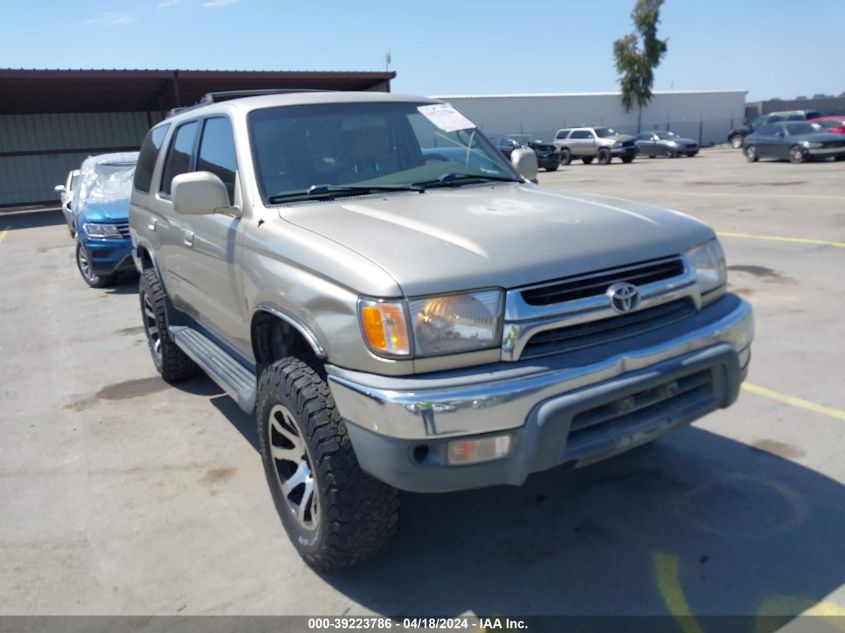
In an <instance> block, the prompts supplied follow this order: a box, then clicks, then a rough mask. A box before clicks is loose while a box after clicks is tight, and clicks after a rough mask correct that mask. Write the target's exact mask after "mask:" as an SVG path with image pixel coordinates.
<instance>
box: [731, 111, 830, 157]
mask: <svg viewBox="0 0 845 633" xmlns="http://www.w3.org/2000/svg"><path fill="white" fill-rule="evenodd" d="M817 116H819V113H818V112H816V111H815V110H786V111H784V112H770V113H769V114H764V115H762V116H758V117H757V118H756V119H754V120H753V121H751V123H749V124H747V125H740V126H739V127H735V128H734V129H732V130H731V131H730V132H728V143H730V144H731V147H733V148H734V149H739V148H740V147H742V142H743V140H744V139H745V137H746V136H748V135H749V134H752V133H754V132H756V131H757V130H759V129H760V128H761V127H763V126H764V125H766V124H768V123H780V122H782V121H806V120H807V119H810V118H812V117H817Z"/></svg>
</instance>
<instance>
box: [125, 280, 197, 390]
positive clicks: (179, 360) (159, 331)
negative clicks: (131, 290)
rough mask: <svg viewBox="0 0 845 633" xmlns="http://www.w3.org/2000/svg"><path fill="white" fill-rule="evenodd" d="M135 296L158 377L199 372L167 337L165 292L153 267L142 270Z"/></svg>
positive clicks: (176, 377)
mask: <svg viewBox="0 0 845 633" xmlns="http://www.w3.org/2000/svg"><path fill="white" fill-rule="evenodd" d="M138 297H139V298H140V300H141V318H142V319H143V320H144V334H146V337H147V345H148V346H149V348H150V355H151V356H152V357H153V363H154V364H155V366H156V369H157V370H158V373H160V374H161V377H162V378H164V380H166V381H167V382H176V381H178V380H184V379H185V378H190V377H191V376H194V375H195V374H197V373H199V367H197V366H196V364H195V363H194V361H192V360H191V359H190V357H188V355H187V354H185V352H183V351H182V350H181V349H179V347H178V346H177V345H176V343H174V342H173V339H171V338H170V333H169V332H168V331H167V318H166V316H165V306H166V302H167V295H166V294H165V292H164V288H162V287H161V281H159V278H158V275H157V274H156V271H155V269H154V268H147V269H145V270H144V272H143V273H141V279H140V281H139V283H138Z"/></svg>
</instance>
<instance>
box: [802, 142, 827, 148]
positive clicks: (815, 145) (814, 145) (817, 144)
mask: <svg viewBox="0 0 845 633" xmlns="http://www.w3.org/2000/svg"><path fill="white" fill-rule="evenodd" d="M801 145H803V146H804V147H806V148H807V149H818V148H820V147H821V146H822V144H821V143H811V142H810V141H801Z"/></svg>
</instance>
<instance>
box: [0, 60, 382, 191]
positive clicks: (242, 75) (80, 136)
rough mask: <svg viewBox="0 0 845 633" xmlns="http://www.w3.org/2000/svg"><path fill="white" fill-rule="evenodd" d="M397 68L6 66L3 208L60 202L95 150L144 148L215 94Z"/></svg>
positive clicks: (330, 84) (365, 84)
mask: <svg viewBox="0 0 845 633" xmlns="http://www.w3.org/2000/svg"><path fill="white" fill-rule="evenodd" d="M395 76H396V73H395V72H344V71H331V72H327V71H219V70H26V69H0V206H4V205H23V204H38V203H44V202H50V203H53V202H57V198H56V194H55V192H54V191H53V186H54V185H56V184H59V183H63V182H64V181H65V177H66V175H67V172H68V171H70V170H71V169H75V168H77V167H78V166H79V165H80V164H81V163H82V161H83V160H84V159H85V158H87V157H88V156H89V155H91V154H102V153H106V152H112V151H130V150H135V149H138V147H139V146H140V144H141V141H142V140H143V138H144V134H145V133H146V131H147V130H148V129H149V128H150V127H151V126H152V125H154V124H155V123H158V122H159V121H160V120H161V119H162V118H163V117H164V113H166V112H167V111H168V110H170V109H171V108H174V107H179V106H185V105H191V104H193V103H196V102H197V100H198V99H199V98H200V97H201V96H202V95H204V94H205V93H207V92H215V91H223V90H255V89H263V88H309V89H323V90H380V91H385V92H389V91H390V81H391V80H392V79H393V78H395Z"/></svg>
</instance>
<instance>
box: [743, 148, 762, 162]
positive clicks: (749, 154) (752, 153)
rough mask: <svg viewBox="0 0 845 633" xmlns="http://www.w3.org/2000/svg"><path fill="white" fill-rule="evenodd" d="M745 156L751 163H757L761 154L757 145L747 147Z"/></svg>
mask: <svg viewBox="0 0 845 633" xmlns="http://www.w3.org/2000/svg"><path fill="white" fill-rule="evenodd" d="M745 158H746V159H748V162H749V163H756V162H757V161H758V160H760V156H759V155H758V154H757V147H756V146H755V145H749V146H748V147H746V148H745Z"/></svg>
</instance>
